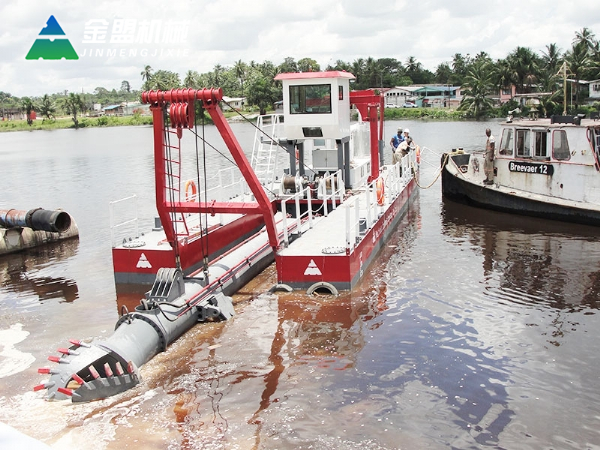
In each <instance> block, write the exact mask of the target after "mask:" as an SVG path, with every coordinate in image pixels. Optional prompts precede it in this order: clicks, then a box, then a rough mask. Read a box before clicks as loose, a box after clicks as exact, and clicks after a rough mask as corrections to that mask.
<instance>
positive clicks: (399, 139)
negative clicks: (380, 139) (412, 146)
mask: <svg viewBox="0 0 600 450" xmlns="http://www.w3.org/2000/svg"><path fill="white" fill-rule="evenodd" d="M403 142H404V136H403V135H402V128H398V133H397V134H395V135H394V136H392V139H391V140H390V145H391V146H392V157H393V160H394V164H395V163H396V158H395V155H396V150H397V149H398V147H399V146H400V144H402V143H403Z"/></svg>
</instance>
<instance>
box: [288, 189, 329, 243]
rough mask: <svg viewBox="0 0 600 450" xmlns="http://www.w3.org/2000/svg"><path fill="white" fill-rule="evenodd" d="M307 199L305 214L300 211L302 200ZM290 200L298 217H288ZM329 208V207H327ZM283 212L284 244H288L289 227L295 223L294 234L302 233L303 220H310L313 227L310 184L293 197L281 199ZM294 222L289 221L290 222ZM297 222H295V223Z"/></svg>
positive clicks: (309, 222) (309, 225) (310, 226)
mask: <svg viewBox="0 0 600 450" xmlns="http://www.w3.org/2000/svg"><path fill="white" fill-rule="evenodd" d="M305 197H306V199H307V210H306V212H305V213H304V214H301V213H300V200H301V199H304V198H305ZM289 202H294V206H295V211H296V217H292V218H289V217H287V204H288V203H289ZM326 209H327V208H326ZM281 213H282V216H283V220H282V224H283V244H284V245H285V246H287V245H288V244H289V242H290V240H289V228H290V227H292V226H293V225H295V226H294V228H295V230H296V233H293V234H302V222H303V221H308V227H309V228H312V227H313V213H312V202H311V190H310V186H307V187H306V188H304V189H302V190H301V191H299V192H296V193H295V194H294V195H293V196H292V197H289V198H286V199H285V200H282V201H281ZM290 221H291V222H292V223H289V222H290ZM294 222H295V224H294Z"/></svg>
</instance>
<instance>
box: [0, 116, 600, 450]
mask: <svg viewBox="0 0 600 450" xmlns="http://www.w3.org/2000/svg"><path fill="white" fill-rule="evenodd" d="M398 126H403V127H404V128H406V127H408V128H410V130H411V135H412V136H413V137H414V138H415V141H416V142H417V143H418V144H420V145H421V146H423V147H427V148H428V149H431V151H424V153H423V164H422V175H421V184H422V185H423V186H425V185H428V184H430V183H431V182H432V181H433V180H434V178H435V176H436V170H437V167H438V165H439V161H440V158H439V154H440V153H441V152H443V151H448V150H449V149H451V148H454V147H463V148H465V149H466V150H467V151H472V150H476V149H481V148H482V145H483V144H484V143H485V133H484V131H485V128H486V127H490V128H491V129H492V132H493V133H494V134H495V135H498V131H499V126H498V123H497V122H478V123H477V122H421V121H410V122H406V121H403V122H388V123H387V125H386V136H387V137H386V140H387V141H389V138H390V137H391V135H392V134H393V133H394V132H395V130H396V128H397V127H398ZM232 128H233V129H234V132H235V133H236V135H238V137H239V139H240V142H242V143H243V144H244V147H245V148H248V147H249V148H251V140H252V136H253V134H254V132H253V130H252V127H251V126H249V125H247V124H232ZM206 133H207V136H209V139H213V138H215V135H216V133H215V130H214V129H212V128H210V127H209V128H207V130H206ZM185 139H187V141H186V143H185V145H186V149H187V150H186V151H188V152H189V154H190V156H189V158H190V160H191V159H193V158H194V157H195V156H193V153H194V151H195V149H194V146H193V140H192V139H191V138H190V137H186V138H185ZM219 148H221V149H224V146H222V145H221V146H220V147H219ZM186 157H187V156H186ZM0 161H2V165H1V167H2V174H1V176H0V192H2V195H1V196H0V209H8V208H17V209H31V208H35V207H43V208H47V209H53V208H64V209H65V210H66V211H68V212H69V213H70V214H71V215H72V216H73V218H74V219H75V221H76V222H77V225H78V227H79V230H80V237H79V239H77V240H71V241H65V242H61V243H59V244H55V245H49V246H46V247H41V248H38V249H34V250H31V251H28V252H24V253H19V254H14V255H9V256H5V257H2V258H0V421H2V422H4V423H7V424H9V425H11V426H13V427H14V428H16V429H18V430H20V431H22V432H24V433H26V434H28V435H30V436H33V437H35V438H36V439H39V440H41V441H44V442H45V443H47V444H49V445H50V446H51V447H52V448H55V449H86V450H87V449H122V448H134V449H137V448H140V449H141V448H143V449H288V448H290V449H291V448H294V449H295V448H305V449H309V448H313V449H356V448H361V449H396V448H402V449H416V448H419V449H421V448H432V449H436V448H456V449H465V448H483V447H492V448H507V449H515V448H518V449H549V448H556V449H558V448H561V449H571V448H572V449H584V448H600V435H599V431H598V430H600V378H599V375H598V373H599V370H600V356H599V355H600V354H599V353H598V351H597V348H596V344H597V341H598V338H599V337H600V336H599V335H600V326H599V325H600V323H599V319H598V305H599V300H600V243H599V242H598V230H597V229H595V228H590V227H583V226H577V225H571V224H563V223H559V222H548V221H542V220H537V219H535V218H523V217H517V216H511V215H506V214H499V213H493V212H488V211H483V210H477V209H473V208H470V207H466V206H462V205H458V204H455V203H452V202H448V201H444V200H443V199H442V197H441V192H440V183H439V181H437V182H436V183H434V184H433V186H432V187H431V188H429V189H423V190H420V192H419V194H418V197H417V199H416V201H415V203H414V204H413V205H412V206H411V208H410V210H409V212H408V214H407V215H406V217H404V218H403V220H402V222H401V223H400V225H399V226H398V228H397V230H396V231H395V233H394V234H393V235H392V237H391V239H390V240H389V241H388V243H387V245H386V247H385V248H384V249H383V250H382V252H381V254H380V255H379V257H378V258H377V259H376V261H375V262H374V263H373V264H372V265H371V266H370V268H369V271H368V273H367V274H366V276H365V277H364V279H363V280H362V282H361V283H360V284H359V286H358V287H357V289H355V290H354V291H353V292H351V293H348V292H343V293H342V294H341V295H340V296H339V297H329V296H317V297H306V296H305V295H301V294H297V293H294V294H283V293H278V294H269V293H267V291H268V289H269V287H271V286H272V285H273V284H274V283H275V281H276V279H275V278H276V275H275V269H274V267H269V268H268V269H267V270H266V271H265V272H263V273H262V274H261V275H260V276H259V277H257V278H256V279H254V280H253V281H252V282H251V283H249V284H248V285H247V286H245V287H244V288H243V289H242V290H241V291H240V292H239V293H238V295H236V296H235V305H236V306H235V307H236V313H237V314H236V316H235V318H234V319H233V320H231V321H228V322H224V323H214V324H203V325H198V326H196V327H195V328H194V329H192V330H191V331H190V332H189V333H187V334H186V335H185V336H183V337H182V338H181V339H179V340H178V341H177V342H175V343H174V344H173V345H172V346H171V347H170V348H169V349H168V350H167V351H166V352H165V353H162V354H160V355H158V356H157V357H156V358H154V359H153V360H152V361H150V362H149V363H147V364H146V365H145V366H143V368H142V371H141V373H142V376H143V383H142V384H140V385H139V386H137V387H136V388H135V389H133V390H131V391H129V392H126V393H123V394H121V395H118V396H115V397H112V398H109V399H106V400H102V401H97V402H92V403H89V404H83V405H74V404H71V403H70V402H48V401H45V400H44V399H43V393H42V392H33V390H32V389H33V386H35V385H37V384H39V383H40V382H41V381H42V380H43V379H44V376H43V375H39V374H38V373H37V368H38V367H43V366H48V365H49V364H50V363H49V362H48V361H47V360H46V358H47V356H48V355H51V354H55V353H56V349H57V348H58V347H64V346H65V345H66V343H67V341H68V339H69V338H78V339H91V338H93V337H106V336H109V335H110V333H111V331H112V330H113V328H114V324H115V323H116V321H117V318H118V311H119V307H120V305H123V304H125V305H127V306H128V308H130V309H131V308H132V307H133V306H135V305H136V304H137V303H138V302H139V299H140V298H141V297H142V295H143V292H144V290H145V288H144V287H132V288H128V289H125V288H121V287H120V288H119V289H118V290H117V289H116V288H115V285H114V282H113V278H112V262H111V253H110V248H111V244H110V229H109V209H108V202H110V201H112V200H117V199H119V198H123V197H125V196H128V195H131V194H133V193H135V194H137V195H138V196H139V203H138V207H139V215H140V217H141V218H142V219H143V220H142V222H143V225H145V226H146V227H148V228H149V227H151V226H152V224H153V217H154V215H155V208H154V204H153V202H154V200H153V199H154V191H153V189H154V188H153V175H152V164H153V162H152V132H151V128H149V127H128V128H107V129H99V128H95V129H81V130H78V131H74V130H56V131H51V132H42V131H36V132H32V133H27V132H20V133H3V134H0ZM213 163H214V164H216V165H217V166H221V165H223V164H226V163H225V162H223V161H221V160H220V159H219V158H218V157H215V159H214V161H213Z"/></svg>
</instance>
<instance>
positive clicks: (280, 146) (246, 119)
mask: <svg viewBox="0 0 600 450" xmlns="http://www.w3.org/2000/svg"><path fill="white" fill-rule="evenodd" d="M221 101H222V102H223V103H225V104H226V105H227V106H229V108H231V109H232V110H233V111H235V113H236V114H237V115H238V116H240V117H241V118H242V119H244V120H245V121H246V122H248V123H249V124H250V125H252V126H253V127H254V128H256V129H257V130H258V131H260V132H261V133H262V134H264V135H265V136H266V137H267V138H268V139H269V140H271V141H273V142H275V140H274V139H273V136H269V135H268V134H267V133H265V132H264V131H263V130H261V129H260V128H258V127H257V126H256V123H254V122H252V121H251V120H250V119H248V118H247V117H246V116H244V115H243V114H242V113H241V112H239V111H238V110H237V109H235V108H233V107H231V105H230V104H229V103H227V102H226V101H225V100H221ZM276 144H277V147H279V148H281V149H282V150H284V151H285V152H286V153H287V148H285V147H284V146H283V145H281V144H280V143H279V142H277V143H276ZM298 162H299V163H300V164H302V165H303V166H304V169H305V170H309V171H311V172H312V173H313V174H314V175H317V172H315V171H314V170H313V169H312V168H311V167H309V166H307V165H306V164H304V161H298ZM271 193H272V194H274V193H273V192H271Z"/></svg>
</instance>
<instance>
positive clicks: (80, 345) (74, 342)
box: [69, 339, 91, 348]
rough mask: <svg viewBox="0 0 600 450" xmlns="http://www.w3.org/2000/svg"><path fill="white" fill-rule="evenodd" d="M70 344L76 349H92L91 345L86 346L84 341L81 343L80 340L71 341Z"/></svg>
mask: <svg viewBox="0 0 600 450" xmlns="http://www.w3.org/2000/svg"><path fill="white" fill-rule="evenodd" d="M69 342H70V343H71V344H73V345H74V346H75V347H84V348H90V347H91V345H90V344H86V343H85V342H83V341H80V340H78V339H69Z"/></svg>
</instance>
